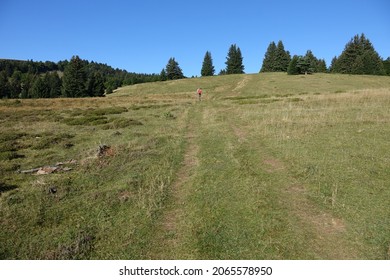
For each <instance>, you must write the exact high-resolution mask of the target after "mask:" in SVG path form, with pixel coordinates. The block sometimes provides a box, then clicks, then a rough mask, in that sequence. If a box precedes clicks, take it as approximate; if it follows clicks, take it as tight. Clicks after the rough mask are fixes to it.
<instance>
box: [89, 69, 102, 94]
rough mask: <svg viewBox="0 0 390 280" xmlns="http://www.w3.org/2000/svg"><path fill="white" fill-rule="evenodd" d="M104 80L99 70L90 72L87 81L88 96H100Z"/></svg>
mask: <svg viewBox="0 0 390 280" xmlns="http://www.w3.org/2000/svg"><path fill="white" fill-rule="evenodd" d="M104 91H105V87H104V80H103V77H102V75H101V74H100V73H99V72H95V73H93V74H91V76H90V77H89V79H88V82H87V94H88V96H92V97H93V96H96V97H101V96H104Z"/></svg>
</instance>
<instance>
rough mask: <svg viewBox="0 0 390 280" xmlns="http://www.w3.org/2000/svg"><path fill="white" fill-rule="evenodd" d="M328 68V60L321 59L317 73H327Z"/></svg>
mask: <svg viewBox="0 0 390 280" xmlns="http://www.w3.org/2000/svg"><path fill="white" fill-rule="evenodd" d="M327 71H328V69H327V68H326V62H325V60H324V59H319V60H318V63H317V71H316V72H317V73H326V72H327Z"/></svg>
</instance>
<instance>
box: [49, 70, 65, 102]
mask: <svg viewBox="0 0 390 280" xmlns="http://www.w3.org/2000/svg"><path fill="white" fill-rule="evenodd" d="M48 84H49V88H50V94H49V95H50V97H59V96H61V85H62V82H61V78H60V77H59V76H58V73H57V72H52V73H50V74H49V75H48Z"/></svg>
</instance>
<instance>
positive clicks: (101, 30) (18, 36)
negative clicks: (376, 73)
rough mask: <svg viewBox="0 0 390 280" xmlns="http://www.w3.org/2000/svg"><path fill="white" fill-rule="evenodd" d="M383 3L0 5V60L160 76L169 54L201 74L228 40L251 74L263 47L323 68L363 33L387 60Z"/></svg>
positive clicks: (219, 64) (52, 1) (218, 63)
mask: <svg viewBox="0 0 390 280" xmlns="http://www.w3.org/2000/svg"><path fill="white" fill-rule="evenodd" d="M389 15H390V1H388V0H367V1H362V0H345V1H344V0H337V1H335V0H321V1H309V0H295V1H263V0H241V1H237V0H235V1H232V0H224V1H212V0H208V1H205V0H194V1H192V0H191V1H185V0H181V1H178V0H165V1H160V0H158V1H152V0H142V1H141V0H140V1H133V0H129V1H125V0H111V1H100V0H96V1H83V0H78V1H74V0H67V1H56V0H46V1H44V0H35V1H31V0H30V1H21V0H1V1H0V34H1V37H0V38H1V40H0V58H10V59H33V60H42V61H45V60H50V61H55V62H56V61H59V60H64V59H68V60H69V59H70V58H71V57H72V55H76V54H77V55H79V56H80V57H81V58H83V59H88V60H90V61H91V60H93V61H97V62H101V63H107V64H108V65H110V66H113V67H115V68H121V69H126V70H127V71H131V72H138V73H159V72H160V71H161V69H162V68H164V67H165V66H166V64H167V62H168V60H169V58H170V57H175V58H176V61H177V62H178V63H179V65H180V67H181V68H182V69H183V72H184V75H186V76H192V75H194V76H195V75H198V76H200V69H201V66H202V61H203V57H204V55H205V53H206V51H210V52H211V55H212V58H213V62H214V66H215V69H216V72H217V73H218V72H219V70H221V69H223V68H225V61H226V55H227V52H228V49H229V47H230V45H231V44H237V46H238V47H240V49H241V52H242V55H243V57H244V65H245V72H246V73H257V72H258V71H259V69H260V68H261V64H262V61H263V57H264V53H265V51H266V49H267V47H268V45H269V43H270V42H271V41H275V42H277V41H278V40H282V41H283V43H284V46H285V48H286V50H289V51H290V53H291V54H299V55H303V54H305V53H306V50H308V49H310V50H312V52H313V53H314V55H315V56H317V57H318V58H324V59H325V60H326V62H327V65H329V63H330V61H331V59H332V58H333V57H334V56H335V55H340V53H341V52H342V50H343V49H344V47H345V44H346V43H347V42H348V41H349V40H350V39H351V38H352V37H353V36H354V35H356V34H361V33H364V34H365V35H366V37H367V38H368V39H370V41H371V42H372V43H373V45H374V47H375V49H376V50H377V52H378V53H379V55H380V56H382V57H383V58H387V57H389V56H390V16H389Z"/></svg>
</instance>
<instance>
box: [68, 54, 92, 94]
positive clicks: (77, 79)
mask: <svg viewBox="0 0 390 280" xmlns="http://www.w3.org/2000/svg"><path fill="white" fill-rule="evenodd" d="M62 79H63V80H62V86H63V95H64V96H65V97H83V96H87V88H86V82H87V73H86V70H85V63H84V61H82V60H81V59H80V57H78V56H77V55H76V56H73V57H72V59H71V60H70V62H69V64H68V65H67V66H66V67H65V70H64V76H63V78H62Z"/></svg>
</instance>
